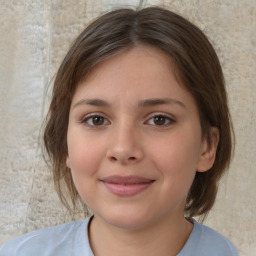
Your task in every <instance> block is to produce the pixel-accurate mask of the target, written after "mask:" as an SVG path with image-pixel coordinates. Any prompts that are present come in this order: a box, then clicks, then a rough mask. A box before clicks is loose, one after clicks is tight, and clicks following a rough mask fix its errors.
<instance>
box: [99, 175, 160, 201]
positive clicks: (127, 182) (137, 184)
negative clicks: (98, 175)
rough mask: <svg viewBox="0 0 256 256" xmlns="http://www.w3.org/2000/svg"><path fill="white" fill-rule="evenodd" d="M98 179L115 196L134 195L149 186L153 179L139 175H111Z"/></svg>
mask: <svg viewBox="0 0 256 256" xmlns="http://www.w3.org/2000/svg"><path fill="white" fill-rule="evenodd" d="M100 181H102V182H103V184H104V185H105V187H106V188H107V189H108V190H109V191H110V192H111V193H113V194H115V195H117V196H134V195H136V194H139V193H140V192H142V191H144V190H146V189H147V188H149V187H150V186H151V185H152V184H153V183H154V181H155V180H151V179H147V178H144V177H139V176H118V175H113V176H109V177H106V178H104V179H101V180H100Z"/></svg>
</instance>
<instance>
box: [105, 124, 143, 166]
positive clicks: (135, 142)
mask: <svg viewBox="0 0 256 256" xmlns="http://www.w3.org/2000/svg"><path fill="white" fill-rule="evenodd" d="M124 126H125V127H124ZM143 157H144V153H143V150H142V143H141V138H140V135H139V132H138V131H137V128H136V127H135V126H133V127H132V126H130V127H128V125H123V126H122V127H120V126H119V127H116V129H114V130H113V131H112V134H111V136H110V138H109V147H108V150H107V158H108V159H109V160H110V161H111V162H117V163H120V164H122V165H127V164H134V163H138V162H140V161H141V160H142V159H143Z"/></svg>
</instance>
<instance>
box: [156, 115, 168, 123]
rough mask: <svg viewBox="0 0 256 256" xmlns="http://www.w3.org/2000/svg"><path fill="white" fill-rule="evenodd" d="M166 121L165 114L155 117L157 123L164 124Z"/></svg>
mask: <svg viewBox="0 0 256 256" xmlns="http://www.w3.org/2000/svg"><path fill="white" fill-rule="evenodd" d="M165 121H166V117H164V116H155V117H154V123H155V124H156V125H164V124H165Z"/></svg>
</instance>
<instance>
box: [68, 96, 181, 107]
mask: <svg viewBox="0 0 256 256" xmlns="http://www.w3.org/2000/svg"><path fill="white" fill-rule="evenodd" d="M166 104H171V105H172V104H175V105H179V106H180V107H183V108H186V106H185V104H184V103H182V102H181V101H179V100H175V99H172V98H152V99H146V100H141V101H139V103H138V106H139V107H152V106H158V105H166ZM80 105H91V106H97V107H111V105H110V104H109V103H108V102H107V101H105V100H101V99H82V100H80V101H78V102H77V103H76V104H75V105H74V106H73V108H75V107H77V106H80Z"/></svg>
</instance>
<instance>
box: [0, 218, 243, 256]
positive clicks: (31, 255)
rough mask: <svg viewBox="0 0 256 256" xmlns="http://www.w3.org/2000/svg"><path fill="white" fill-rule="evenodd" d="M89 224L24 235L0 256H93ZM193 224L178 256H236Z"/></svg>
mask: <svg viewBox="0 0 256 256" xmlns="http://www.w3.org/2000/svg"><path fill="white" fill-rule="evenodd" d="M89 221H90V219H89V218H88V219H86V220H84V221H75V222H71V223H67V224H63V225H60V226H57V227H51V228H46V229H41V230H37V231H34V232H31V233H28V234H25V235H23V236H20V237H18V238H15V239H13V240H10V241H8V242H7V243H5V244H4V245H2V247H1V248H0V256H81V255H83V256H94V255H93V252H92V250H91V248H90V244H89V240H88V223H89ZM193 222H194V228H193V230H192V232H191V234H190V237H189V239H188V241H187V242H186V244H185V246H184V247H183V249H182V250H181V252H180V253H179V254H178V255H177V256H195V255H196V256H222V255H223V256H231V255H232V256H238V252H237V250H236V248H235V246H234V245H233V244H232V243H231V242H230V241H229V240H228V239H227V238H226V237H224V236H222V235H221V234H219V233H218V232H216V231H214V230H213V229H211V228H209V227H206V226H204V225H201V224H199V223H198V222H197V221H196V220H193Z"/></svg>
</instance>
